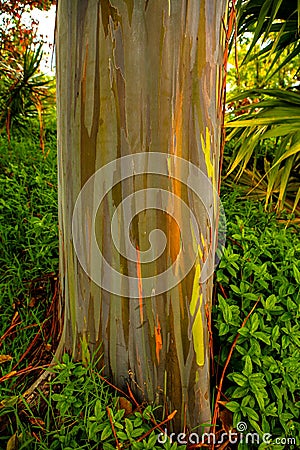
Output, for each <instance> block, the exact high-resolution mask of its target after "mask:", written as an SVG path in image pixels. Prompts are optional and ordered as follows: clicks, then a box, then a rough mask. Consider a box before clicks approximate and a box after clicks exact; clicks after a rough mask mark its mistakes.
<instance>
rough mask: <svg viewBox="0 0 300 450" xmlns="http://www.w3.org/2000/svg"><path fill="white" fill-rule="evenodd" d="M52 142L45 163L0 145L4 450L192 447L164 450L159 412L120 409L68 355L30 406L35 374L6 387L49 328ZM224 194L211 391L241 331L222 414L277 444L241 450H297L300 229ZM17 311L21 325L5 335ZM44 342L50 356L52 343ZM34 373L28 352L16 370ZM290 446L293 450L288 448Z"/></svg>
mask: <svg viewBox="0 0 300 450" xmlns="http://www.w3.org/2000/svg"><path fill="white" fill-rule="evenodd" d="M47 145H48V148H46V150H47V151H46V152H45V153H48V155H47V157H44V155H43V154H42V153H41V150H40V148H39V143H38V141H37V140H36V141H35V140H34V138H32V139H30V138H26V139H23V140H22V139H20V138H19V139H18V140H15V141H12V142H11V145H10V146H9V145H8V143H7V139H6V138H5V137H0V259H1V264H0V313H1V322H0V338H1V336H2V338H1V340H0V345H1V347H0V355H2V360H1V359H0V362H1V364H0V381H1V382H0V428H1V427H2V428H1V430H2V431H1V433H0V448H1V449H2V448H3V449H5V448H6V446H7V442H9V445H10V448H19V449H21V448H24V449H27V448H28V449H64V450H67V449H75V448H86V449H96V448H100V449H101V448H103V449H105V450H109V449H113V448H116V439H117V441H118V442H119V445H120V446H122V448H137V449H138V448H148V449H151V448H166V449H172V450H174V449H176V448H185V446H181V447H180V446H177V444H176V443H173V444H171V443H168V442H167V443H166V444H160V445H158V444H157V443H156V442H157V436H158V433H159V431H158V429H157V428H155V429H153V428H154V427H155V426H156V425H155V424H156V422H155V418H154V411H153V408H152V407H150V406H148V407H146V408H145V407H143V408H142V409H141V408H136V405H133V412H132V413H128V411H127V412H125V410H124V408H123V406H122V405H121V403H120V396H122V394H120V393H119V392H116V391H114V390H112V389H111V387H109V386H108V384H107V383H106V382H105V381H104V380H103V379H102V378H101V376H99V374H97V371H96V370H95V365H96V364H95V361H94V360H92V361H90V362H88V363H87V364H86V365H83V364H82V363H80V362H74V361H72V360H71V359H70V358H69V357H68V356H67V355H65V356H64V359H63V361H62V362H61V363H59V364H58V365H57V366H56V368H54V369H52V370H53V371H54V378H53V379H52V380H51V381H50V382H49V383H48V384H47V386H46V387H44V388H43V389H40V391H39V395H37V396H36V399H37V400H36V402H34V404H32V403H26V401H25V400H24V397H22V394H23V393H24V392H25V390H26V388H28V386H30V384H31V383H32V381H33V379H34V376H35V375H34V374H31V376H26V377H23V378H22V380H21V382H20V381H19V377H17V376H10V377H8V378H6V377H7V375H8V374H11V372H12V370H13V369H14V367H15V365H16V363H17V362H18V361H19V359H20V357H21V356H22V355H23V354H24V352H25V351H26V349H27V348H28V346H29V345H30V343H31V342H32V340H33V339H34V337H35V336H36V334H37V332H38V330H40V329H41V327H42V324H43V323H44V321H45V314H46V311H47V308H48V307H49V304H50V302H51V297H52V296H53V289H52V286H51V280H53V277H54V275H55V274H56V273H57V270H58V242H57V241H58V227H57V181H56V148H55V145H56V144H55V141H54V140H53V141H51V140H49V143H46V146H47ZM222 197H223V203H224V207H225V211H226V215H227V244H226V250H225V254H224V256H223V258H222V260H221V262H220V264H219V267H218V269H217V271H216V293H215V294H216V295H215V297H216V302H215V305H214V307H213V323H214V347H215V355H216V356H215V365H216V368H217V374H218V375H217V378H214V379H213V380H212V388H214V386H215V384H217V385H219V383H220V378H221V376H220V374H221V372H222V368H223V366H224V364H225V362H226V359H228V355H229V352H230V349H231V347H232V344H233V342H234V341H235V339H236V336H237V335H238V333H239V334H240V337H239V339H238V340H237V342H236V345H235V348H234V349H233V352H232V355H231V358H230V360H229V365H228V368H227V372H226V376H225V378H224V383H223V385H222V393H223V394H224V395H225V397H224V396H222V397H221V399H222V400H223V401H224V402H225V403H226V402H227V401H229V403H227V404H226V405H225V403H224V404H223V407H224V408H225V406H226V408H227V410H230V412H232V416H230V415H229V418H228V419H227V425H228V426H229V427H233V429H236V428H237V427H238V424H239V423H240V422H244V423H245V424H246V427H247V431H248V432H256V433H257V434H258V435H259V437H260V439H262V437H263V435H264V434H266V433H268V434H270V435H271V438H270V439H269V440H270V443H261V444H260V445H258V444H257V443H254V444H249V442H248V443H240V444H239V450H244V449H252V448H253V449H257V448H260V449H271V448H272V449H274V450H279V449H284V448H292V449H297V448H299V446H300V425H299V407H300V397H299V378H300V377H299V375H300V325H299V323H298V322H297V320H298V319H299V314H300V313H299V304H300V298H299V284H300V263H299V261H300V258H299V256H300V242H299V229H297V228H296V226H295V225H292V224H290V226H288V227H286V223H279V221H278V220H277V218H276V216H275V215H273V214H270V213H268V214H267V213H265V211H264V209H263V206H262V204H261V203H259V202H257V203H255V202H253V201H248V200H241V199H240V197H239V195H238V192H237V191H234V192H232V191H228V190H227V191H226V190H224V193H223V196H222ZM297 231H298V234H297ZM39 290H40V294H39V293H38V292H39ZM254 305H256V306H255V309H254V310H253V311H252V313H251V315H250V317H249V319H248V321H247V322H246V323H245V325H244V326H243V327H242V324H243V321H244V320H245V319H246V317H247V315H248V314H249V313H250V311H251V310H252V309H253V307H254ZM16 313H18V321H17V322H16V326H15V327H14V328H13V329H12V330H11V332H10V334H9V335H5V333H6V331H7V329H8V328H9V326H10V324H11V323H12V320H13V318H14V317H15V315H16ZM47 344H48V345H50V347H49V348H50V350H49V351H50V352H51V351H52V350H53V349H51V341H50V343H49V342H47ZM10 357H11V358H12V359H10ZM28 364H30V354H29V355H27V356H26V357H25V358H23V360H22V361H21V363H20V365H19V366H18V368H17V370H20V369H23V368H24V369H25V368H26V367H28ZM212 408H213V405H212ZM8 413H9V414H8ZM112 424H113V425H112ZM4 425H5V426H4ZM290 438H293V439H295V440H296V441H295V442H296V443H294V441H289V442H287V441H284V439H290ZM276 439H280V443H278V442H279V441H278V440H277V441H276ZM231 448H236V446H235V447H234V446H232V447H231Z"/></svg>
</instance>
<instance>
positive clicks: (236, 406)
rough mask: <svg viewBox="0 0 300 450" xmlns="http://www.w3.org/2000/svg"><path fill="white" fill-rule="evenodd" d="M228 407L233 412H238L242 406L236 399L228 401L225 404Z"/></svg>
mask: <svg viewBox="0 0 300 450" xmlns="http://www.w3.org/2000/svg"><path fill="white" fill-rule="evenodd" d="M225 407H226V409H228V410H229V411H231V412H237V411H240V409H241V407H240V404H239V403H237V402H234V401H231V402H227V403H226V405H225Z"/></svg>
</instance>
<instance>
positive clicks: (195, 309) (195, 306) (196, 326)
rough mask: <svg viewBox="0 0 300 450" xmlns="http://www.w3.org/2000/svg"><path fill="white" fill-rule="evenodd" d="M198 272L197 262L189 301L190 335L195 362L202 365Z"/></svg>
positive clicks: (202, 351) (202, 341)
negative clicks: (191, 336)
mask: <svg viewBox="0 0 300 450" xmlns="http://www.w3.org/2000/svg"><path fill="white" fill-rule="evenodd" d="M200 273H201V267H200V263H199V262H198V263H197V265H196V270H195V277H194V283H193V292H192V299H191V303H190V313H191V316H192V323H193V324H192V335H193V344H194V350H195V353H196V362H197V364H198V366H203V365H204V339H203V323H202V314H201V306H202V293H200V284H199V280H200Z"/></svg>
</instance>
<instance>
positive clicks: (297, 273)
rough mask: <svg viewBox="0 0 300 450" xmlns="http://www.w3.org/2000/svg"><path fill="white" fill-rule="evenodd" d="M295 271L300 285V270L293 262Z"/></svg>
mask: <svg viewBox="0 0 300 450" xmlns="http://www.w3.org/2000/svg"><path fill="white" fill-rule="evenodd" d="M293 272H294V277H295V280H296V282H297V283H298V284H299V285H300V271H299V270H298V268H297V266H296V264H293Z"/></svg>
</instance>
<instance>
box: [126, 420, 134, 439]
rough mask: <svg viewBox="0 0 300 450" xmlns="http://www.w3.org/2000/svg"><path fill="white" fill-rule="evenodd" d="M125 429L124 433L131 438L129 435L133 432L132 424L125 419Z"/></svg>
mask: <svg viewBox="0 0 300 450" xmlns="http://www.w3.org/2000/svg"><path fill="white" fill-rule="evenodd" d="M125 429H126V433H127V434H128V436H131V433H132V431H133V424H132V422H131V420H129V419H127V418H126V419H125Z"/></svg>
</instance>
